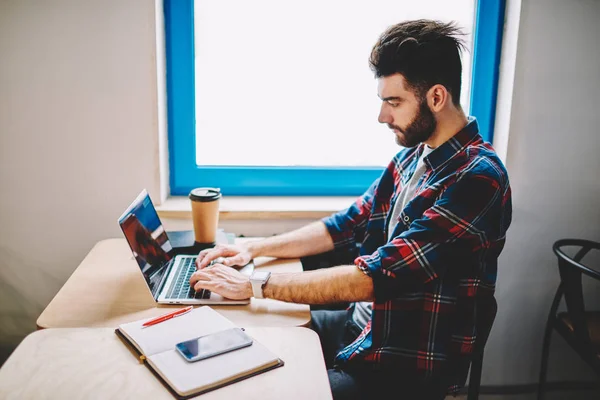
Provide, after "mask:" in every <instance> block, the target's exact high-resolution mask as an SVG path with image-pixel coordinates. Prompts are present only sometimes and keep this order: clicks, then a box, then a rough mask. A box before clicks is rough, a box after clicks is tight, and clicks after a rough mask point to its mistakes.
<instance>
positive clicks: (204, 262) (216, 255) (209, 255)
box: [196, 248, 226, 269]
mask: <svg viewBox="0 0 600 400" xmlns="http://www.w3.org/2000/svg"><path fill="white" fill-rule="evenodd" d="M225 252H226V250H225V249H223V248H221V249H213V250H212V251H211V252H210V253H207V254H206V255H205V256H204V257H203V258H202V260H201V261H200V263H199V264H198V269H202V268H206V266H207V265H208V264H210V262H211V261H212V260H214V259H217V258H219V257H223V255H224V253H225ZM196 262H197V260H196Z"/></svg>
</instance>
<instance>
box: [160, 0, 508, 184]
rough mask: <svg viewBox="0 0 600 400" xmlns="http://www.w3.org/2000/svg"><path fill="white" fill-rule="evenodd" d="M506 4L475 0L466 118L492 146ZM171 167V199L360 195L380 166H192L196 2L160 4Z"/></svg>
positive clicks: (502, 0) (169, 0)
mask: <svg viewBox="0 0 600 400" xmlns="http://www.w3.org/2000/svg"><path fill="white" fill-rule="evenodd" d="M504 11H505V0H477V2H476V10H475V15H476V17H475V18H476V21H475V31H474V35H473V36H474V51H473V68H472V78H471V104H470V107H471V109H470V114H471V115H474V116H476V117H477V119H478V122H479V125H480V130H481V132H482V134H483V135H484V139H485V140H487V141H490V142H491V141H492V137H493V131H494V121H495V113H496V95H497V87H498V71H499V64H500V49H501V45H502V30H503V26H504ZM164 13H165V38H166V56H167V108H168V123H169V167H170V178H169V180H170V182H169V183H170V188H171V194H172V195H187V194H188V193H189V191H190V190H191V189H192V188H194V187H198V186H212V187H220V188H221V190H222V191H223V193H224V194H226V195H233V196H236V195H245V196H253V195H261V196H270V195H280V196H319V195H322V196H335V195H338V196H344V195H360V194H362V193H363V192H364V191H365V190H366V189H367V188H368V186H369V185H370V184H371V183H372V182H373V181H374V180H375V179H376V178H377V177H378V176H379V175H380V174H381V171H382V168H380V167H377V168H376V167H370V168H368V167H348V168H342V167H337V168H334V167H328V168H324V167H314V168H311V167H267V166H265V167H243V166H228V167H225V166H223V167H210V166H198V165H197V164H196V154H195V152H196V126H195V119H196V117H195V97H194V96H195V77H194V70H195V68H194V0H164Z"/></svg>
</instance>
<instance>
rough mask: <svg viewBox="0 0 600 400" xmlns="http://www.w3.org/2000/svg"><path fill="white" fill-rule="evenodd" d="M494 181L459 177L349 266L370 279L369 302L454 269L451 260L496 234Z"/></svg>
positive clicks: (498, 201)
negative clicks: (406, 224)
mask: <svg viewBox="0 0 600 400" xmlns="http://www.w3.org/2000/svg"><path fill="white" fill-rule="evenodd" d="M504 190H505V189H503V188H502V187H501V181H500V179H498V178H497V177H494V176H489V175H484V174H475V175H470V176H464V177H463V178H461V179H459V180H457V181H456V182H455V183H453V184H452V185H450V186H449V187H448V188H446V189H445V190H444V191H443V192H442V193H441V195H440V196H439V198H437V200H436V201H435V202H434V204H433V206H432V207H430V208H429V209H427V210H426V211H425V212H424V213H423V215H422V216H420V217H419V219H415V220H414V221H413V222H412V223H411V224H410V226H409V228H408V229H407V230H406V231H404V232H402V233H401V234H400V235H398V236H397V237H395V238H393V239H392V240H391V241H390V242H388V243H387V244H385V245H384V246H381V247H379V248H378V249H377V250H376V251H375V252H374V253H372V254H370V255H366V256H361V257H358V258H356V260H355V264H356V265H357V266H358V268H360V269H361V270H362V271H363V272H364V273H366V274H367V275H369V276H371V277H372V278H373V284H374V290H375V299H376V301H377V302H380V301H386V300H388V299H391V298H394V297H396V296H397V295H398V294H401V293H403V292H405V291H408V290H414V289H415V288H417V287H419V286H422V285H423V284H427V283H429V282H431V281H433V280H435V279H439V278H441V277H443V276H444V274H445V273H446V272H447V270H448V268H453V267H456V268H460V265H456V263H454V262H453V260H459V259H463V260H464V259H465V256H467V257H468V256H469V254H472V253H474V252H475V251H478V250H481V248H482V247H484V248H485V247H486V246H487V247H489V246H490V245H491V242H493V241H495V240H497V239H498V236H499V235H502V233H501V232H502V228H501V226H500V225H501V221H502V220H503V216H502V215H499V214H501V213H502V210H503V209H504V207H503V197H504V196H503V195H505V194H506V193H503V191H504Z"/></svg>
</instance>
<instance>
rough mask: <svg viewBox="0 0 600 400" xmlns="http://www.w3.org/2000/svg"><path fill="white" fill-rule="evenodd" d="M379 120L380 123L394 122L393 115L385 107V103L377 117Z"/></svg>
mask: <svg viewBox="0 0 600 400" xmlns="http://www.w3.org/2000/svg"><path fill="white" fill-rule="evenodd" d="M377 121H379V123H380V124H391V123H392V122H393V121H392V116H391V115H390V113H389V112H388V111H387V110H386V109H385V104H382V105H381V109H380V110H379V117H378V118H377Z"/></svg>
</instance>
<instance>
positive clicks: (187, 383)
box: [115, 306, 283, 398]
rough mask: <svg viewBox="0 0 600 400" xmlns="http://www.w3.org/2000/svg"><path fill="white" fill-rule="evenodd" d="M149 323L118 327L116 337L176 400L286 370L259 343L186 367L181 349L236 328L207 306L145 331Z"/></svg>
mask: <svg viewBox="0 0 600 400" xmlns="http://www.w3.org/2000/svg"><path fill="white" fill-rule="evenodd" d="M147 320H148V319H144V320H140V321H135V322H130V323H126V324H122V325H119V327H118V328H117V329H116V331H115V332H116V333H117V335H118V336H119V337H120V338H121V339H123V340H124V341H125V342H126V344H128V345H129V346H130V347H133V348H134V349H135V352H136V353H137V354H138V356H139V357H140V360H141V361H143V362H144V364H145V365H146V366H147V367H148V368H150V370H151V371H152V372H153V373H154V374H155V375H156V376H157V377H158V378H159V379H160V380H161V381H162V382H163V384H165V385H166V387H167V388H168V389H169V391H170V392H171V393H172V394H173V395H174V396H175V397H177V398H189V397H192V396H196V395H198V394H201V393H204V392H208V391H210V390H214V389H217V388H219V387H222V386H225V385H228V384H231V383H233V382H236V381H239V380H242V379H246V378H249V377H251V376H253V375H256V374H259V373H262V372H265V371H268V370H270V369H273V368H276V367H280V366H282V365H283V361H282V360H281V359H279V358H278V357H277V356H276V355H275V354H273V353H272V352H271V351H270V350H269V349H267V348H266V347H265V346H264V345H262V344H261V343H259V342H257V341H256V340H254V342H253V343H252V345H250V346H248V347H244V348H242V349H238V350H234V351H231V352H229V353H224V354H221V355H218V356H215V357H211V358H207V359H205V360H201V361H196V362H188V361H186V360H185V359H184V358H183V357H182V356H181V355H180V354H179V353H178V352H177V350H176V349H175V345H176V344H177V343H179V342H183V341H185V340H189V339H193V338H195V337H198V336H203V335H208V334H210V333H214V332H219V331H222V330H225V329H228V328H233V327H235V325H234V324H233V323H232V322H231V321H230V320H228V319H227V318H225V317H224V316H223V315H221V314H219V313H218V312H217V311H215V310H213V309H212V308H210V307H209V306H204V307H199V308H196V309H194V310H192V311H191V312H189V313H187V314H185V315H182V316H180V317H176V318H172V319H170V320H167V321H165V322H161V323H159V324H157V325H152V326H149V327H147V328H142V324H143V323H144V322H146V321H147ZM132 350H133V349H132Z"/></svg>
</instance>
